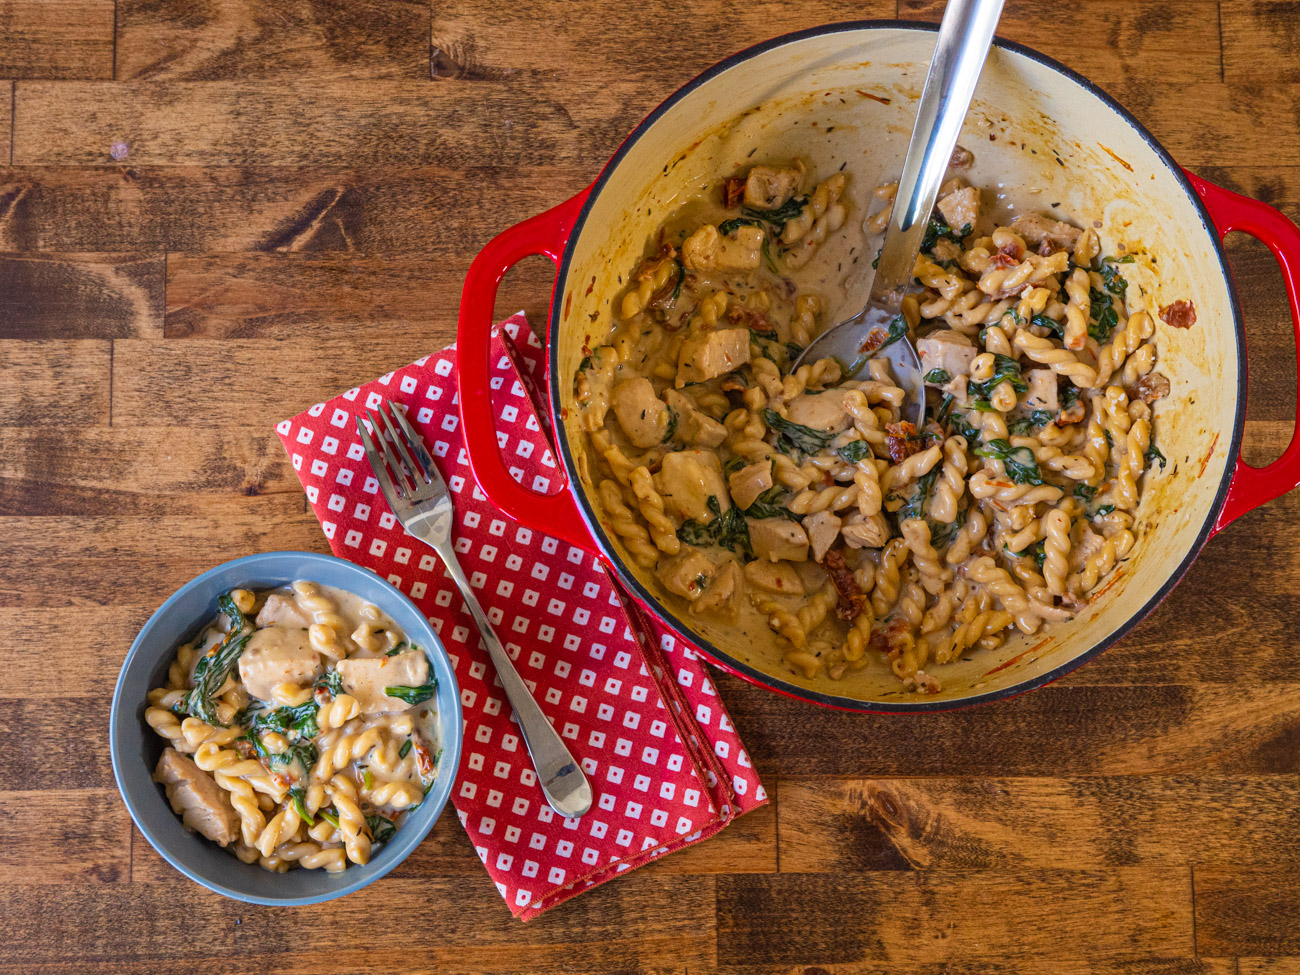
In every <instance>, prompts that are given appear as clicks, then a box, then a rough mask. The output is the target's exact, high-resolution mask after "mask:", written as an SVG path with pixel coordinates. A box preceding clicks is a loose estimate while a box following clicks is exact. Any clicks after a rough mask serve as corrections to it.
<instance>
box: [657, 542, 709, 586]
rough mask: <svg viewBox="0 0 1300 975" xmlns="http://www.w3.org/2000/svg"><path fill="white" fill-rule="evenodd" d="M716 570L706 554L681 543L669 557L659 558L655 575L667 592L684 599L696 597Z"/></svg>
mask: <svg viewBox="0 0 1300 975" xmlns="http://www.w3.org/2000/svg"><path fill="white" fill-rule="evenodd" d="M715 571H716V569H715V567H714V565H713V563H712V562H710V561H709V559H708V556H706V555H705V554H704V553H703V552H701V551H700V550H699V549H698V548H692V547H691V546H690V545H683V546H682V548H681V551H680V552H678V553H677V554H676V555H674V556H673V557H672V558H671V559H660V560H659V568H657V569H656V570H655V575H657V576H658V577H659V581H660V582H662V583H663V584H664V586H665V587H666V588H667V589H668V591H669V592H675V593H677V595H679V596H682V597H684V598H686V599H698V598H699V596H700V593H702V592H704V587H705V586H707V585H708V584H709V580H710V579H711V578H713V574H714V572H715Z"/></svg>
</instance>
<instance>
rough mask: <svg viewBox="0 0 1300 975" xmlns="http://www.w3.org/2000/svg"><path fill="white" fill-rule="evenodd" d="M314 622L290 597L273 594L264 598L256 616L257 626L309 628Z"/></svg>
mask: <svg viewBox="0 0 1300 975" xmlns="http://www.w3.org/2000/svg"><path fill="white" fill-rule="evenodd" d="M314 622H315V620H313V619H312V618H311V614H310V613H308V612H307V611H306V610H304V609H303V608H302V607H301V606H299V605H298V602H297V600H295V599H294V598H293V597H292V596H286V595H284V594H283V593H278V592H273V593H271V595H269V596H267V597H266V602H265V603H264V604H263V606H262V611H261V612H260V613H258V614H257V625H258V626H276V625H279V626H297V627H307V626H311V625H312V623H314Z"/></svg>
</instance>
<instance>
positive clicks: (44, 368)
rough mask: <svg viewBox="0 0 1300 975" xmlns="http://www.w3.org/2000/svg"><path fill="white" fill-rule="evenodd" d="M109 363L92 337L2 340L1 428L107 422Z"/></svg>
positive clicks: (103, 347) (105, 344)
mask: <svg viewBox="0 0 1300 975" xmlns="http://www.w3.org/2000/svg"><path fill="white" fill-rule="evenodd" d="M110 363H111V356H110V349H109V343H108V342H104V341H100V340H96V339H75V340H68V339H48V340H45V341H41V342H34V341H33V342H19V341H12V340H10V341H0V426H31V427H40V426H55V425H59V424H99V423H105V424H106V423H108V418H109V375H110ZM51 394H53V395H51Z"/></svg>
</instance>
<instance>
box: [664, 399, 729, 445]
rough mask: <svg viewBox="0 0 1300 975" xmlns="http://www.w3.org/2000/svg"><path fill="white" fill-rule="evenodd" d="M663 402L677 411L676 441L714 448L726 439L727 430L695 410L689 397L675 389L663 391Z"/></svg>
mask: <svg viewBox="0 0 1300 975" xmlns="http://www.w3.org/2000/svg"><path fill="white" fill-rule="evenodd" d="M664 402H666V403H667V404H668V405H669V406H670V407H671V408H672V409H674V410H676V411H677V432H676V434H675V435H674V436H675V437H676V439H678V440H680V441H682V442H683V443H688V444H695V445H696V446H699V447H716V446H718V445H719V444H721V443H722V441H724V440H726V439H727V428H726V427H724V426H723V425H722V424H721V423H719V422H718V421H717V420H715V419H713V417H711V416H709V415H708V414H706V413H702V412H700V411H699V410H697V409H696V408H695V404H694V403H693V402H692V401H691V399H690V397H689V396H686V395H685V394H684V393H679V392H678V391H677V390H675V389H665V390H664Z"/></svg>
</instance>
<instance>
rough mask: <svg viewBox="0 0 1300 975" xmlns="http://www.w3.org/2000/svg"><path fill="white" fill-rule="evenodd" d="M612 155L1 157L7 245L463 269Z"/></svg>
mask: <svg viewBox="0 0 1300 975" xmlns="http://www.w3.org/2000/svg"><path fill="white" fill-rule="evenodd" d="M602 161H603V157H592V158H590V159H586V160H583V161H581V162H579V163H577V164H574V165H571V166H562V167H557V166H553V165H543V166H540V167H535V168H532V167H530V168H523V169H520V168H518V167H515V166H505V167H490V166H477V165H476V166H473V167H470V168H467V169H453V168H447V167H445V166H441V165H437V164H426V165H416V166H389V165H376V166H368V167H364V168H361V169H353V168H348V167H332V168H328V169H323V168H321V167H293V168H268V167H264V166H261V165H260V164H259V165H255V166H249V167H193V166H158V167H138V166H129V167H128V166H120V167H107V166H104V167H85V168H79V167H28V166H24V167H20V168H7V169H6V168H0V249H5V250H18V251H45V250H56V251H117V250H121V249H122V248H123V247H130V248H132V249H134V250H138V251H164V250H165V251H168V252H175V251H222V252H243V251H300V250H307V251H360V252H363V253H369V254H384V255H388V254H392V253H405V254H409V255H411V256H421V255H427V256H429V257H430V258H433V259H441V260H443V261H445V262H450V266H451V268H452V269H453V270H454V271H456V272H458V273H460V274H462V275H463V273H464V269H465V268H466V267H468V266H469V261H470V258H471V257H472V256H473V255H474V254H476V253H477V252H478V250H479V249H480V248H481V247H482V246H483V245H484V244H486V243H487V242H488V241H489V240H490V239H491V238H492V237H493V236H494V235H495V234H497V233H499V232H500V231H502V230H504V229H506V228H507V227H509V226H511V225H512V224H514V223H517V222H518V221H519V220H520V219H521V218H523V217H525V216H530V215H532V214H534V213H540V212H541V211H542V210H546V209H548V208H550V207H553V206H555V205H556V204H557V203H560V202H562V201H563V200H565V199H567V198H568V197H570V196H572V195H573V194H574V193H577V192H578V191H579V190H581V189H582V188H583V187H584V186H586V185H587V183H589V182H590V181H591V180H592V179H593V178H594V177H595V176H596V173H597V172H598V170H599V168H600V164H601V162H602Z"/></svg>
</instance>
